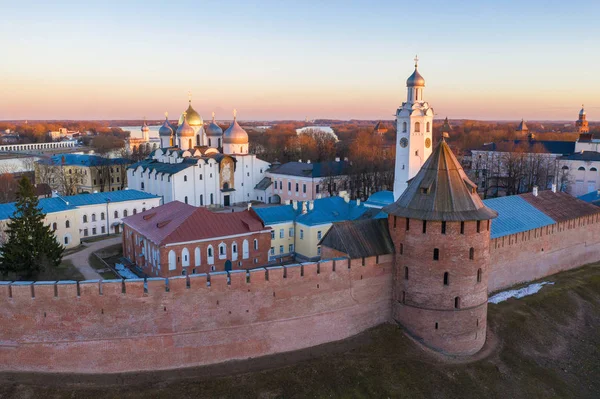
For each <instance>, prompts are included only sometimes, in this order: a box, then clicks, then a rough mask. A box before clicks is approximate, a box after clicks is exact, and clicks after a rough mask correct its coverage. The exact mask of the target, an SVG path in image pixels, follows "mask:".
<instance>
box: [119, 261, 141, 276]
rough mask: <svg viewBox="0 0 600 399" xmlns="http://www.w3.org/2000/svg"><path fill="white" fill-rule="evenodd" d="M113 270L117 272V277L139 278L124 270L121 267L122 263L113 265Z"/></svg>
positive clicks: (123, 266) (124, 268) (123, 267)
mask: <svg viewBox="0 0 600 399" xmlns="http://www.w3.org/2000/svg"><path fill="white" fill-rule="evenodd" d="M115 269H116V270H117V273H119V276H121V277H123V278H139V277H138V276H137V275H136V274H135V273H133V272H132V271H131V270H129V269H128V268H126V267H125V265H123V264H122V263H117V264H115Z"/></svg>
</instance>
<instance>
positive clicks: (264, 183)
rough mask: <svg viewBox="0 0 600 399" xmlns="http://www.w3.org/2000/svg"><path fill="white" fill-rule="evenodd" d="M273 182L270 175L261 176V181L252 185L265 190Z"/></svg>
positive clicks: (256, 188)
mask: <svg viewBox="0 0 600 399" xmlns="http://www.w3.org/2000/svg"><path fill="white" fill-rule="evenodd" d="M271 184H273V182H272V181H271V178H270V177H263V178H262V180H261V181H259V182H258V184H257V185H256V186H255V187H254V189H255V190H266V189H267V188H269V187H270V186H271Z"/></svg>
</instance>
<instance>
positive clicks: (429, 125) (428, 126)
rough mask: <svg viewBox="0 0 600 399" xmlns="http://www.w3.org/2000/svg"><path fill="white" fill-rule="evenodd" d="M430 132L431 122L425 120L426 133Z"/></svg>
mask: <svg viewBox="0 0 600 399" xmlns="http://www.w3.org/2000/svg"><path fill="white" fill-rule="evenodd" d="M429 132H431V124H430V123H429V122H427V133H429Z"/></svg>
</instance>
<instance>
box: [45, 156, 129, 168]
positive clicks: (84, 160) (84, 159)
mask: <svg viewBox="0 0 600 399" xmlns="http://www.w3.org/2000/svg"><path fill="white" fill-rule="evenodd" d="M38 162H40V163H43V164H46V165H66V166H69V165H83V166H96V165H107V164H108V165H124V164H128V163H130V161H128V160H127V159H125V158H105V157H101V156H99V155H88V154H61V155H54V156H52V157H50V158H46V159H42V160H40V161H38Z"/></svg>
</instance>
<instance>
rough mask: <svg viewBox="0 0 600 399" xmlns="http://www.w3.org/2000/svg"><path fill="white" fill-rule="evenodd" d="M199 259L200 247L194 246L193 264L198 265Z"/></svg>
mask: <svg viewBox="0 0 600 399" xmlns="http://www.w3.org/2000/svg"><path fill="white" fill-rule="evenodd" d="M200 261H201V258H200V247H196V249H194V266H200V263H201V262H200ZM195 272H196V270H195V269H194V273H195Z"/></svg>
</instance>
